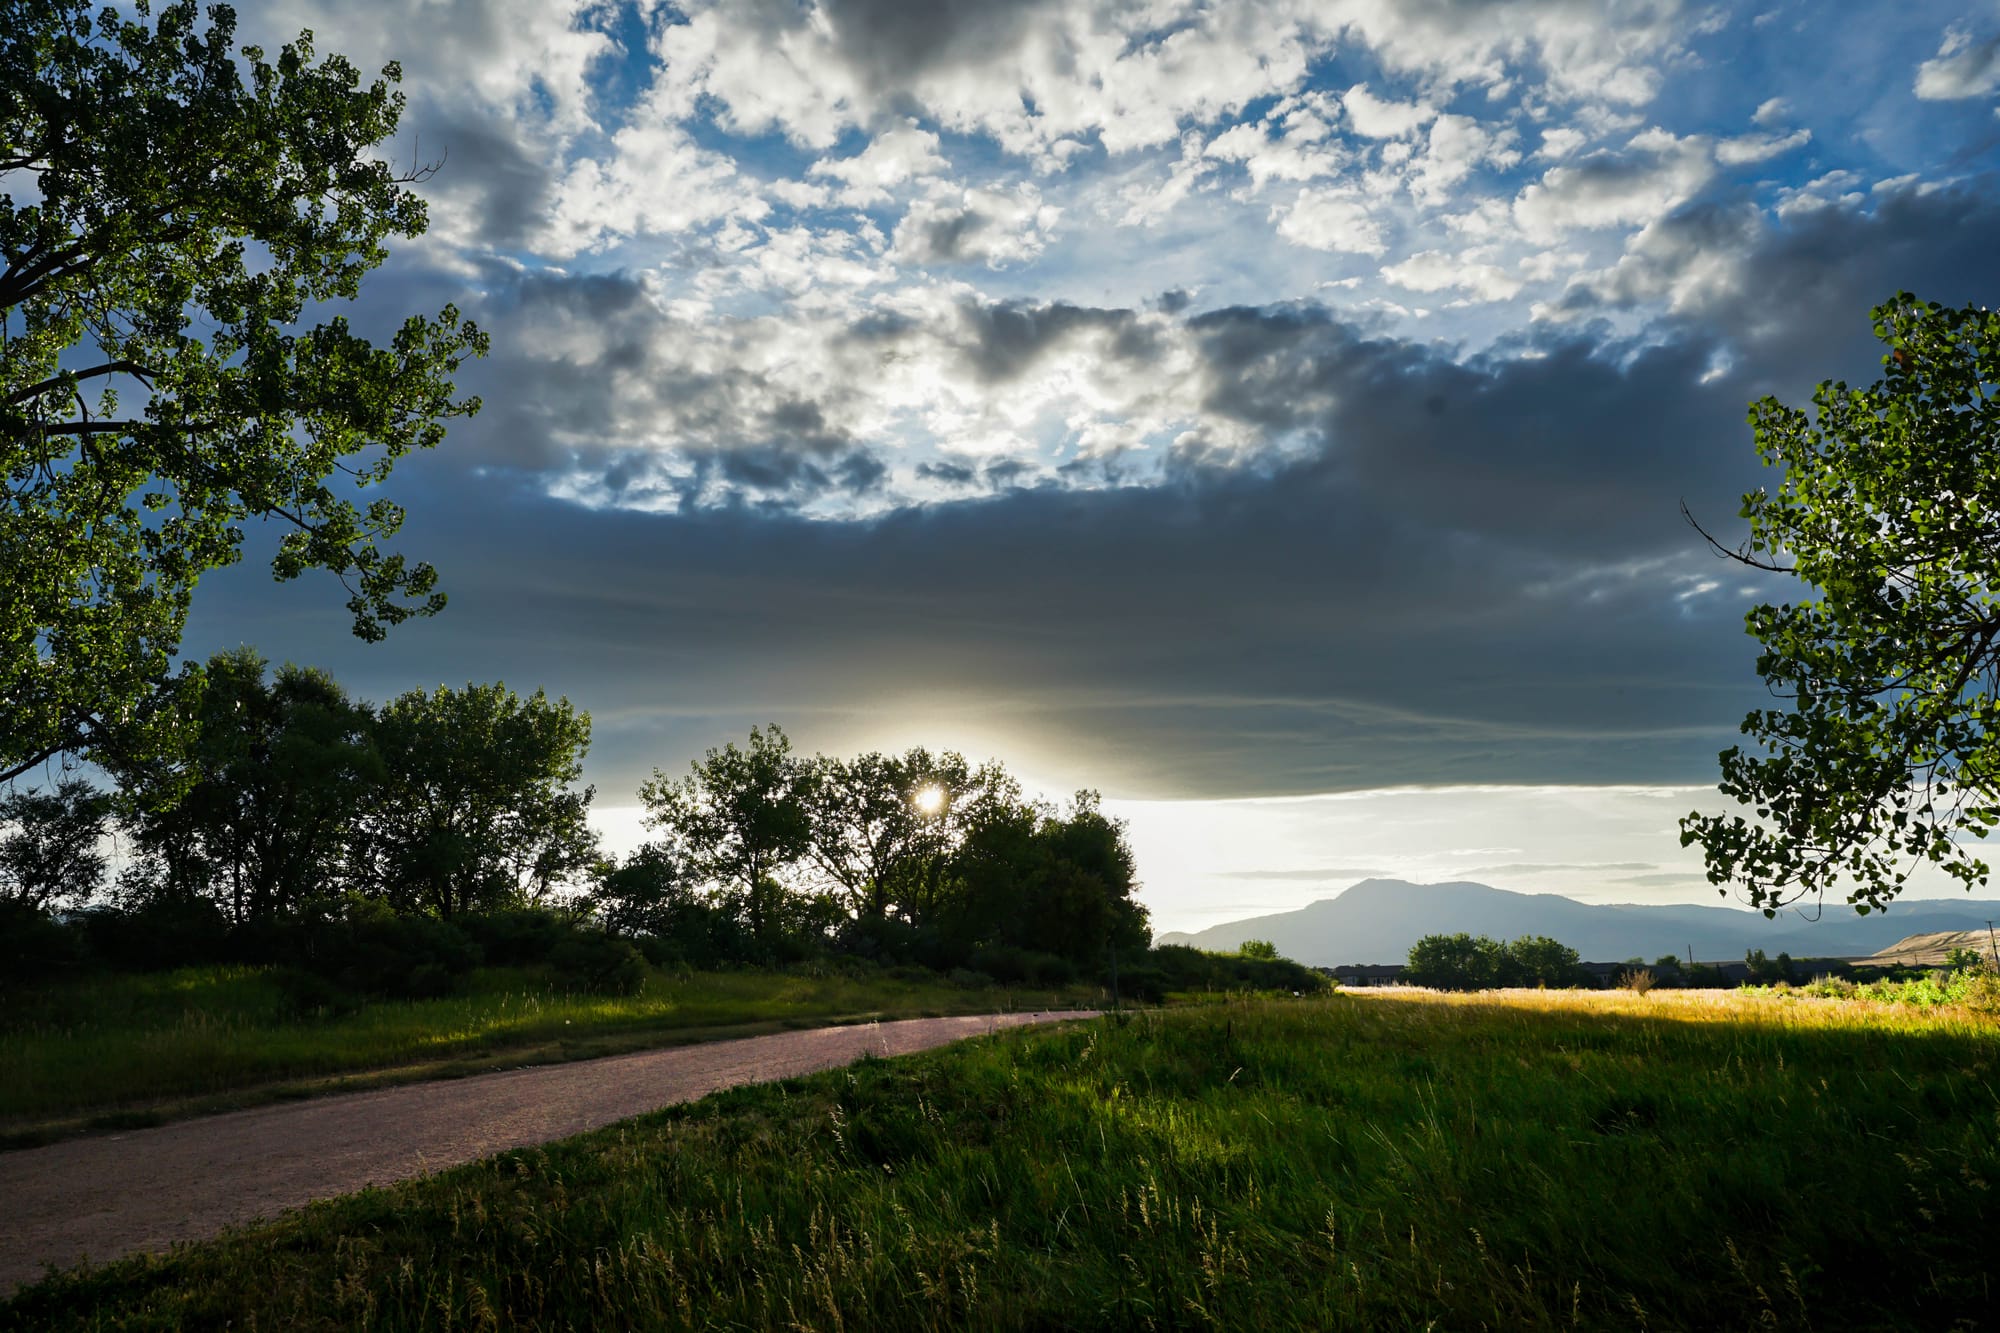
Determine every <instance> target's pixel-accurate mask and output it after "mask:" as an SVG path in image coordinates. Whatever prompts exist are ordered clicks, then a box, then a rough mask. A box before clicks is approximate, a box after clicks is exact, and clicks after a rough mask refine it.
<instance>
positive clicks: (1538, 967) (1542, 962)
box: [1403, 931, 1584, 990]
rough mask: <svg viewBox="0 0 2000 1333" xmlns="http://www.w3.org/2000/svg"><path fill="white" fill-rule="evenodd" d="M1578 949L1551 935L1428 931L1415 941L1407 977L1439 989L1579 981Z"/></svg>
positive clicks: (1408, 980) (1549, 984) (1562, 983)
mask: <svg viewBox="0 0 2000 1333" xmlns="http://www.w3.org/2000/svg"><path fill="white" fill-rule="evenodd" d="M1579 962H1580V960H1579V958H1578V957H1577V952H1576V950H1574V949H1572V948H1570V947H1569V946H1568V945H1566V944H1563V943H1561V942H1559V941H1557V940H1552V939H1550V938H1549V937H1548V936H1546V935H1523V936H1521V937H1520V938H1519V939H1517V940H1511V941H1509V942H1507V943H1505V944H1502V943H1499V942H1497V941H1495V940H1491V939H1488V938H1487V937H1486V936H1484V935H1478V936H1474V935H1467V934H1465V933H1464V932H1462V931H1461V932H1460V933H1458V934H1456V935H1426V936H1424V937H1423V938H1422V939H1420V940H1418V941H1417V942H1416V943H1415V944H1413V945H1411V946H1410V960H1409V964H1408V965H1407V966H1406V967H1405V968H1404V969H1403V980H1404V981H1406V982H1408V983H1409V984H1410V985H1412V986H1429V987H1431V988H1432V989H1434V990H1485V989H1487V988H1488V987H1492V986H1575V985H1578V984H1580V983H1581V982H1582V981H1583V980H1584V976H1583V971H1582V969H1581V967H1580V966H1579V965H1578V964H1579Z"/></svg>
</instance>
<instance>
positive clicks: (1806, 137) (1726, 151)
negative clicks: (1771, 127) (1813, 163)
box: [1715, 130, 1812, 167]
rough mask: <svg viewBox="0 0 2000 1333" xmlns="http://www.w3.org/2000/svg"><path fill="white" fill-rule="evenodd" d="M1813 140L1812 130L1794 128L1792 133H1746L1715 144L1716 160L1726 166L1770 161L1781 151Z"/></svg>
mask: <svg viewBox="0 0 2000 1333" xmlns="http://www.w3.org/2000/svg"><path fill="white" fill-rule="evenodd" d="M1811 142H1812V131H1811V130H1793V131H1792V132H1791V133H1790V134H1745V135H1741V136H1739V137H1737V138H1734V139H1723V140H1721V141H1720V142H1718V143H1717V144H1716V145H1715V160H1716V161H1718V162H1720V163H1722V164H1723V165H1724V166H1726V167H1738V166H1744V165H1746V164H1748V163H1752V162H1768V161H1770V160H1771V159H1772V158H1774V157H1777V156H1778V155H1779V154H1781V153H1789V152H1791V151H1792V150H1793V149H1794V148H1803V147H1805V146H1806V145H1807V144H1809V143H1811Z"/></svg>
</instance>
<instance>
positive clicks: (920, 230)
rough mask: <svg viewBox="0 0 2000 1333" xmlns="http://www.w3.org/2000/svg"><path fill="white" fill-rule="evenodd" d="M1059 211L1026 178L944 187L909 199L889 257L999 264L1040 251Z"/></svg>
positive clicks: (917, 261)
mask: <svg viewBox="0 0 2000 1333" xmlns="http://www.w3.org/2000/svg"><path fill="white" fill-rule="evenodd" d="M1061 215H1062V210H1061V209H1060V208H1058V207H1056V206H1055V205H1053V204H1049V203H1045V202H1043V200H1042V194H1041V191H1040V190H1038V189H1037V188H1036V187H1035V185H1034V183H1033V182H1030V181H1023V182H1021V183H1020V184H1018V185H1015V186H1014V187H1013V188H1011V189H1009V188H1006V187H1004V186H1001V187H994V188H985V187H980V186H968V187H964V188H952V187H944V188H940V189H938V190H936V191H934V192H933V193H931V194H929V195H927V196H925V197H923V198H921V199H918V200H916V201H915V202H914V203H912V204H911V205H910V208H909V211H908V212H907V213H905V214H904V215H903V220H902V221H901V222H899V223H898V224H897V225H896V239H895V245H894V247H893V248H892V249H891V251H890V257H891V258H892V259H894V260H896V261H897V262H899V263H908V264H919V265H937V264H984V265H986V266H987V267H989V268H999V267H1001V266H1003V265H1006V264H1010V263H1016V262H1018V261H1021V260H1024V259H1031V258H1033V257H1034V256H1035V255H1038V254H1040V253H1041V252H1042V249H1043V247H1045V246H1046V245H1047V244H1048V242H1049V236H1050V234H1051V233H1052V232H1053V231H1054V229H1055V225H1056V221H1057V219H1058V218H1060V217H1061Z"/></svg>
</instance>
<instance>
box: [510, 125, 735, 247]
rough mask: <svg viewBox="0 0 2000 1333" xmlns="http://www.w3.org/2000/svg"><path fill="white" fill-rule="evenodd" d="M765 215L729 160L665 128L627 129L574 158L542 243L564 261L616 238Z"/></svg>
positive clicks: (682, 132) (558, 191)
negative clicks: (604, 148)
mask: <svg viewBox="0 0 2000 1333" xmlns="http://www.w3.org/2000/svg"><path fill="white" fill-rule="evenodd" d="M769 211H770V205H769V204H767V203H765V202H764V200H763V198H762V197H761V196H760V194H759V193H758V191H757V188H756V186H755V185H754V184H753V183H752V182H749V181H747V180H745V179H744V178H743V177H742V176H741V175H740V174H739V173H738V171H737V168H736V164H735V163H734V162H733V161H732V160H731V159H729V158H727V157H725V156H723V155H722V154H720V153H717V152H715V151H713V150H711V149H706V148H703V147H701V146H700V145H699V144H697V143H695V141H694V140H693V139H692V138H690V137H689V136H688V134H687V132H686V131H685V130H682V129H681V128H680V127H679V126H677V125H673V124H668V123H651V124H633V125H628V126H626V127H625V128H624V129H622V130H620V131H618V133H617V134H615V135H613V136H612V139H611V151H610V152H609V153H607V154H606V155H604V156H603V157H585V158H580V159H579V160H578V161H576V162H575V163H574V164H573V165H572V166H571V167H570V169H569V171H568V173H567V174H565V175H564V177H563V178H562V180H561V182H560V184H559V185H558V186H557V187H556V191H555V202H554V208H553V215H552V217H551V219H550V221H549V224H548V229H547V231H546V233H545V234H544V236H543V237H542V242H541V243H542V245H543V246H544V247H545V248H546V249H547V251H548V253H549V254H551V255H553V256H559V257H568V256H573V255H576V254H578V253H580V252H582V251H585V250H590V249H595V248H601V247H602V246H604V245H607V244H609V243H611V242H612V241H615V240H617V239H619V238H622V237H628V236H638V235H670V234H674V233H679V232H684V231H687V230H688V229H690V228H694V227H698V226H701V225H703V224H705V223H710V222H715V221H718V220H721V219H724V218H732V217H733V218H740V219H752V220H754V219H756V218H760V217H762V216H764V215H765V214H766V213H767V212H769Z"/></svg>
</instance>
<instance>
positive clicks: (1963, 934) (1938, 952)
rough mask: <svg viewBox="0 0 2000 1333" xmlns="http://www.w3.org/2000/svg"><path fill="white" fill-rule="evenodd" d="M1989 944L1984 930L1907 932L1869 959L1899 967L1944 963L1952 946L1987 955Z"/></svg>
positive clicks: (1988, 936)
mask: <svg viewBox="0 0 2000 1333" xmlns="http://www.w3.org/2000/svg"><path fill="white" fill-rule="evenodd" d="M1992 947H1993V944H1992V936H1990V935H1988V934H1987V933H1986V931H1984V930H1937V931H1930V932H1928V933H1925V934H1921V935H1906V936H1904V937H1903V938H1902V939H1900V940H1897V941H1896V942H1895V943H1894V944H1892V945H1890V946H1889V947H1888V948H1886V949H1883V950H1881V951H1880V952H1878V953H1876V954H1875V955H1874V956H1873V957H1872V958H1870V959H1869V960H1868V961H1869V962H1871V963H1883V964H1890V965H1895V966H1899V967H1943V966H1944V962H1945V959H1946V958H1947V957H1949V956H1950V954H1951V952H1952V950H1954V949H1971V950H1972V951H1973V952H1974V953H1977V954H1979V955H1980V956H1981V957H1987V956H1989V955H1990V953H1991V951H1992Z"/></svg>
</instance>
